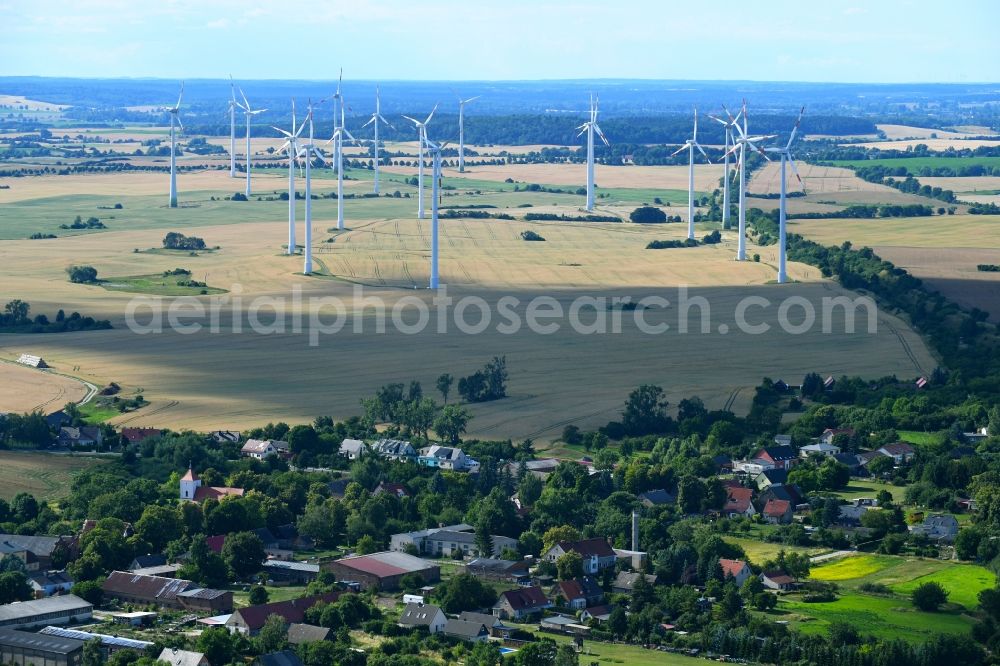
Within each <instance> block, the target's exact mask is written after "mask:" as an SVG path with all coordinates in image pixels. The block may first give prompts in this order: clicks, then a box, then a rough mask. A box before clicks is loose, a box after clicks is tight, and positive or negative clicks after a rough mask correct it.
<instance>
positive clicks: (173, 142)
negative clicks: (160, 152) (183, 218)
mask: <svg viewBox="0 0 1000 666" xmlns="http://www.w3.org/2000/svg"><path fill="white" fill-rule="evenodd" d="M182 97H184V82H183V81H182V82H181V93H180V94H179V95H178V96H177V104H175V105H174V106H172V107H171V108H169V109H167V113H169V114H170V199H169V201H168V203H169V205H170V207H171V208H177V135H176V129H175V127H176V126H177V125H180V126H181V130H183V129H184V123H182V122H181V98H182Z"/></svg>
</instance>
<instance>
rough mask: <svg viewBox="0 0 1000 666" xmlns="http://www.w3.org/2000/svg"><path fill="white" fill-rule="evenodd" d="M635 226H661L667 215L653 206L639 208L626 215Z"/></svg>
mask: <svg viewBox="0 0 1000 666" xmlns="http://www.w3.org/2000/svg"><path fill="white" fill-rule="evenodd" d="M628 219H630V220H632V221H633V222H635V223H636V224H663V223H664V222H666V221H667V214H666V213H664V212H663V211H662V210H660V209H659V208H656V207H655V206H639V207H638V208H636V209H635V210H633V211H632V212H631V213H629V215H628Z"/></svg>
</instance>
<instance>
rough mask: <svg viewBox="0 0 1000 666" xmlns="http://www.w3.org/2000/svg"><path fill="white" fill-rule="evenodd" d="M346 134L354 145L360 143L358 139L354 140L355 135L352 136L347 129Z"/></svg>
mask: <svg viewBox="0 0 1000 666" xmlns="http://www.w3.org/2000/svg"><path fill="white" fill-rule="evenodd" d="M344 134H346V135H347V138H349V139H350V140H351V141H353V142H354V143H360V141H358V140H357V139H355V138H354V135H353V134H351V133H350V132H349V131H348V130H347V129H346V128H344Z"/></svg>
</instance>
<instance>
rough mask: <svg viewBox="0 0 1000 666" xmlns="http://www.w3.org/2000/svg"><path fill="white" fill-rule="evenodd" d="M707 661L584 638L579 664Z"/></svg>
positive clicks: (647, 665) (652, 665) (528, 627)
mask: <svg viewBox="0 0 1000 666" xmlns="http://www.w3.org/2000/svg"><path fill="white" fill-rule="evenodd" d="M506 624H508V625H511V626H516V627H518V628H519V629H523V630H524V631H527V632H529V633H532V634H535V635H537V636H539V637H542V638H551V639H552V640H554V641H556V642H557V643H570V642H572V640H573V638H572V637H571V636H563V635H560V634H550V633H548V632H544V631H539V630H538V625H537V624H514V623H511V622H507V623H506ZM707 661H708V660H707V659H700V658H692V657H688V656H686V655H681V654H672V653H669V652H659V651H656V650H647V649H645V648H641V647H638V646H635V645H624V644H620V643H602V642H599V641H590V640H584V642H583V652H582V653H581V654H580V664H581V665H582V664H590V663H597V664H600V666H605V665H606V664H628V665H629V666H662V665H663V664H666V665H667V666H672V665H674V664H676V665H678V666H681V665H683V664H701V663H706V662H707Z"/></svg>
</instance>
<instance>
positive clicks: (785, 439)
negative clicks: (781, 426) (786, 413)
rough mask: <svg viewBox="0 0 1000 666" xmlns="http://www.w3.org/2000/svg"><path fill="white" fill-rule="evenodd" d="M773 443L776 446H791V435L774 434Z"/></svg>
mask: <svg viewBox="0 0 1000 666" xmlns="http://www.w3.org/2000/svg"><path fill="white" fill-rule="evenodd" d="M774 443H775V444H777V445H778V446H791V445H792V436H791V435H775V436H774Z"/></svg>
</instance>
